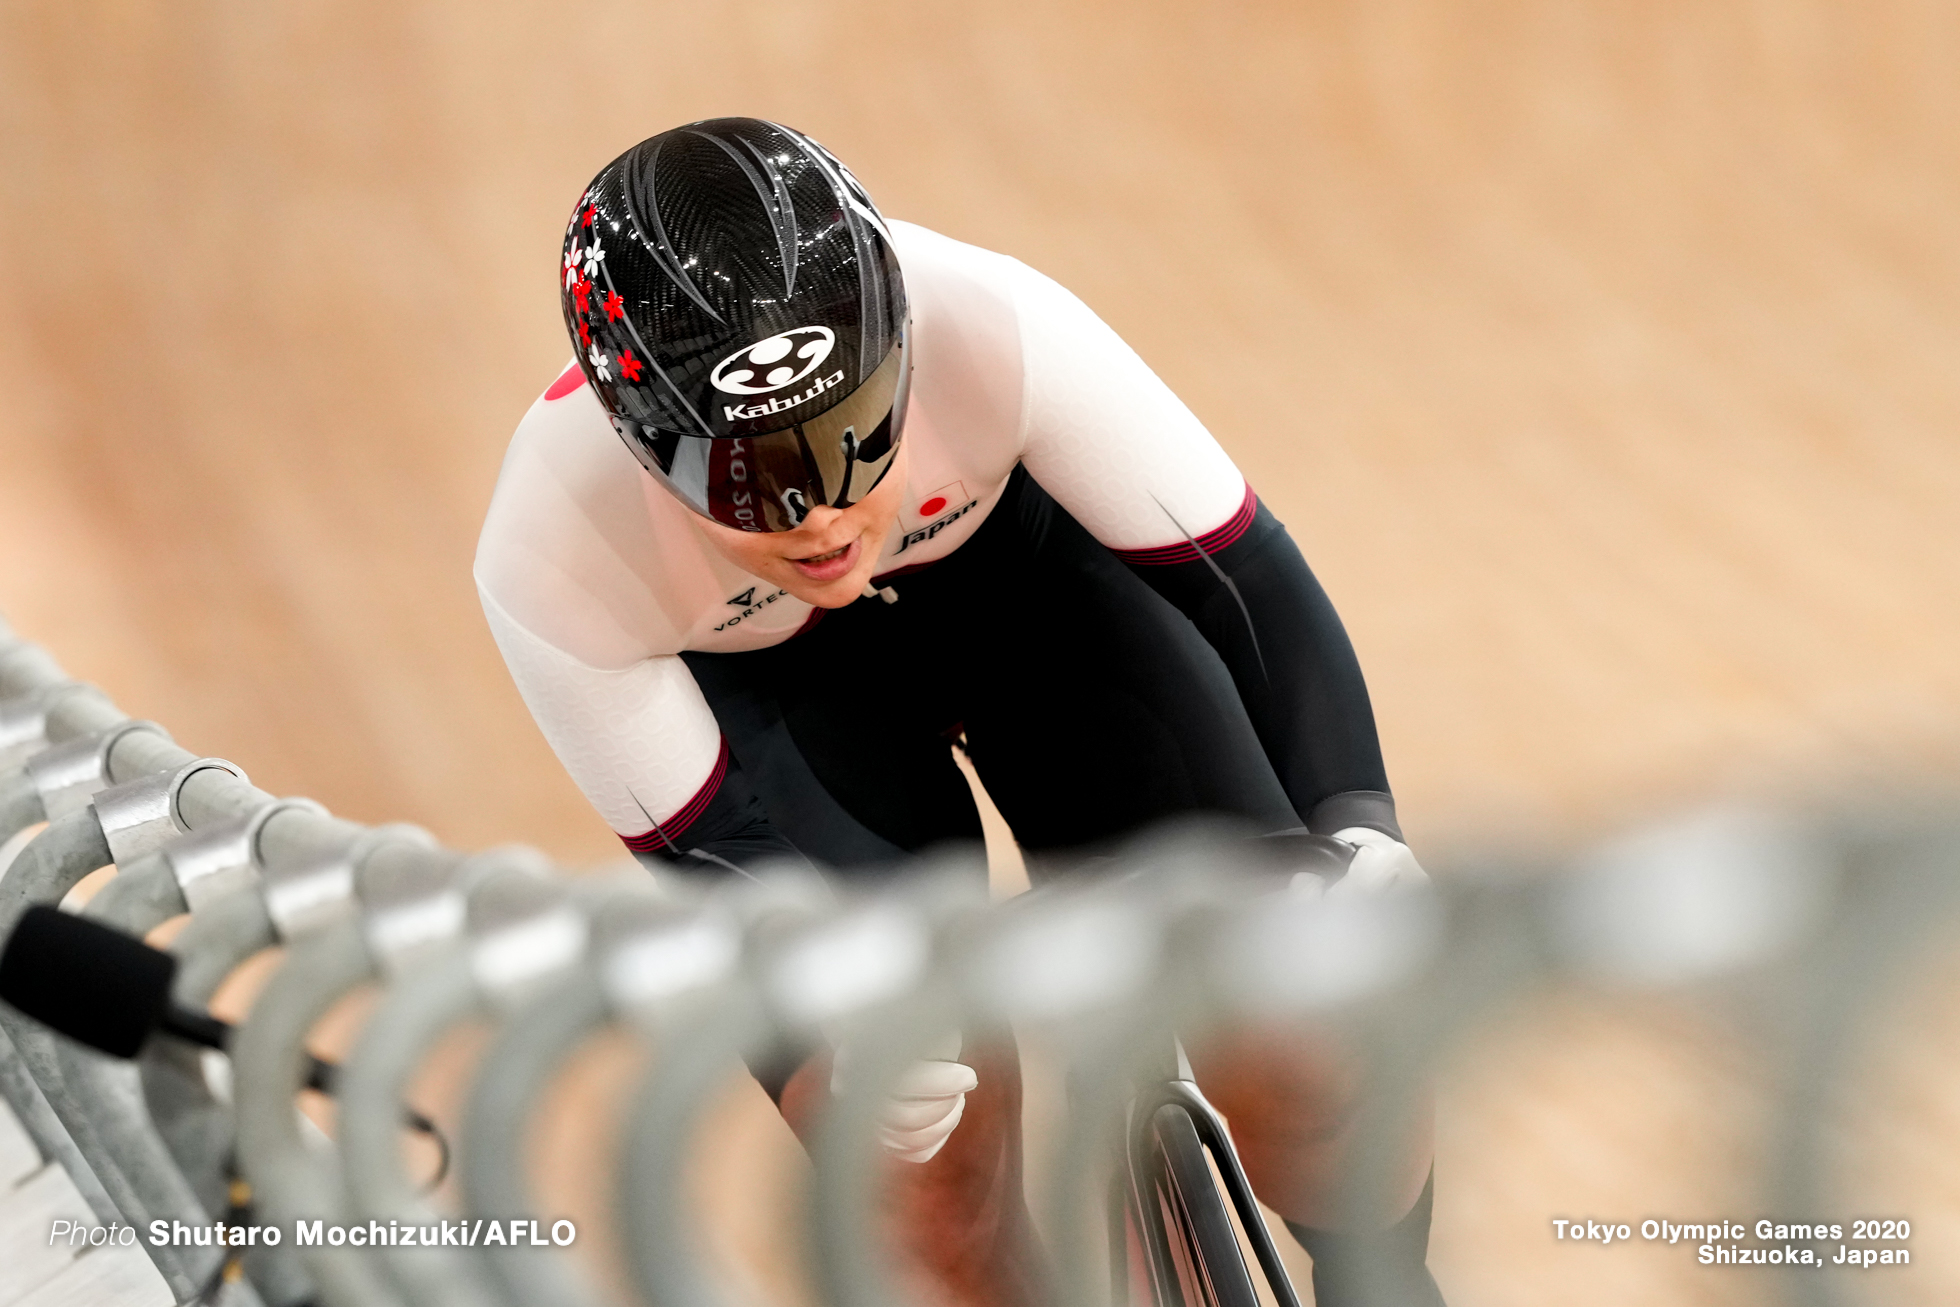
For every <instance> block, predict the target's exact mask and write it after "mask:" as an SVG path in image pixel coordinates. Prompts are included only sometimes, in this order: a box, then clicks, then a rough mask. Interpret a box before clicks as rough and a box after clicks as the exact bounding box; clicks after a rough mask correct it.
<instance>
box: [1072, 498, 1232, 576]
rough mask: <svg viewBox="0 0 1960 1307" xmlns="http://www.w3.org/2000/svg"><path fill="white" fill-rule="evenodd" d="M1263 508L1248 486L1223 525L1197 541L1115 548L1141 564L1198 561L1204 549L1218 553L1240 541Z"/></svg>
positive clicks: (1142, 565) (1159, 564)
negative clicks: (1146, 547) (1138, 547)
mask: <svg viewBox="0 0 1960 1307" xmlns="http://www.w3.org/2000/svg"><path fill="white" fill-rule="evenodd" d="M1258 511H1259V496H1257V495H1255V494H1253V493H1252V487H1251V486H1250V485H1247V486H1246V488H1245V498H1244V499H1242V500H1240V501H1239V510H1238V512H1236V513H1234V514H1232V516H1231V517H1229V518H1227V519H1226V520H1225V523H1224V524H1223V525H1222V526H1215V527H1213V528H1212V529H1211V530H1209V531H1207V532H1205V533H1204V534H1203V535H1201V536H1199V537H1198V538H1197V539H1196V540H1195V541H1193V540H1180V541H1178V542H1177V543H1176V544H1174V545H1159V546H1157V547H1156V548H1154V549H1112V550H1110V551H1109V552H1111V553H1112V554H1115V555H1116V556H1117V557H1118V558H1120V559H1122V560H1123V561H1124V562H1126V563H1132V564H1135V565H1137V566H1141V567H1162V566H1165V565H1167V564H1170V563H1195V562H1197V561H1198V557H1199V554H1200V552H1201V551H1202V552H1203V553H1206V554H1215V553H1217V552H1218V551H1219V550H1221V549H1225V548H1228V547H1230V546H1231V545H1233V544H1236V543H1237V542H1238V538H1239V537H1240V536H1242V535H1244V534H1245V533H1246V531H1247V530H1248V529H1249V528H1250V527H1251V526H1252V518H1253V515H1254V514H1256V513H1257V512H1258Z"/></svg>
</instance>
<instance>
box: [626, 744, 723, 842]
mask: <svg viewBox="0 0 1960 1307" xmlns="http://www.w3.org/2000/svg"><path fill="white" fill-rule="evenodd" d="M726 775H728V737H727V736H725V735H724V736H723V737H722V740H721V750H720V751H719V752H718V753H716V754H715V766H714V770H713V771H711V772H709V773H708V779H707V780H705V781H703V782H702V783H701V788H700V789H698V790H696V791H695V792H694V797H693V798H691V799H689V800H688V801H687V802H686V803H685V804H683V805H681V809H680V811H678V812H676V813H675V814H674V815H673V816H671V817H669V818H668V819H667V820H666V821H665V822H663V823H661V824H660V825H657V826H655V827H654V828H653V829H652V830H650V831H646V832H644V833H642V834H639V835H621V836H620V837H619V842H620V843H622V844H624V845H625V846H626V847H627V848H629V849H631V850H633V852H635V853H658V852H660V851H661V850H662V849H664V848H666V847H667V846H668V845H669V844H671V843H672V842H673V841H675V840H677V839H679V838H680V837H681V835H682V834H684V833H685V832H686V830H687V828H688V827H689V826H692V825H693V824H694V821H695V819H696V818H697V817H699V816H700V815H701V814H702V813H703V812H706V811H707V809H708V804H709V803H710V802H712V801H713V799H714V797H715V791H717V790H719V789H720V788H721V781H722V777H724V776H726ZM615 833H617V832H615ZM663 836H664V837H665V838H663Z"/></svg>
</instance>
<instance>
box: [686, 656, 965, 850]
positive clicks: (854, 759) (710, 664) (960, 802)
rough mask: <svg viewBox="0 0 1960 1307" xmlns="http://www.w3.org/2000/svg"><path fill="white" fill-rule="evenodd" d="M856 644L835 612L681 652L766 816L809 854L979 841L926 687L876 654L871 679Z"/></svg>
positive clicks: (904, 848)
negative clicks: (751, 637) (748, 638)
mask: <svg viewBox="0 0 1960 1307" xmlns="http://www.w3.org/2000/svg"><path fill="white" fill-rule="evenodd" d="M861 644H862V641H861V640H860V639H859V638H858V635H857V633H856V632H855V631H853V629H852V624H850V623H845V622H837V621H834V620H831V621H826V622H823V623H820V624H819V626H818V627H817V628H816V629H815V630H814V631H812V632H810V633H809V634H808V635H807V636H803V637H799V638H798V639H796V640H793V641H790V642H789V643H788V644H785V645H781V646H777V647H776V648H773V649H766V650H758V651H756V652H755V653H753V654H726V655H713V654H706V655H704V654H689V655H686V657H687V661H688V665H689V667H690V668H691V669H692V670H693V671H694V673H695V679H696V681H697V682H699V684H700V685H701V688H702V691H703V693H704V694H705V695H706V696H707V699H708V703H709V706H710V707H712V708H713V709H714V712H715V717H716V720H717V722H718V723H719V724H720V726H721V728H722V731H723V733H724V734H725V735H726V736H727V737H728V741H729V748H730V750H731V752H733V754H734V755H735V758H736V760H737V761H738V762H740V763H741V765H742V770H743V772H744V774H745V775H746V776H747V777H748V779H749V783H750V784H751V785H753V786H754V787H755V791H756V793H757V795H758V796H759V797H760V798H761V800H762V806H763V809H764V811H766V812H767V813H768V814H769V819H770V821H772V822H773V823H774V824H775V825H776V827H777V828H778V829H779V830H781V831H782V832H783V833H784V834H785V835H787V836H788V837H789V838H790V840H791V842H793V843H794V844H795V845H796V846H797V847H798V848H799V849H802V850H803V851H804V852H805V853H807V854H809V855H810V856H811V857H813V858H816V859H818V860H819V861H822V862H824V863H826V864H828V865H829V866H831V867H833V868H836V869H839V870H846V871H847V870H849V869H852V868H859V867H868V866H875V865H879V864H889V863H891V862H893V861H895V860H896V859H898V858H900V857H901V856H903V855H904V854H906V853H909V852H915V851H917V850H920V849H925V848H929V847H931V846H933V845H935V844H939V843H943V842H946V841H951V840H978V839H980V838H981V830H980V818H979V813H978V812H977V811H976V810H975V808H974V805H973V794H972V791H971V789H970V788H969V787H968V786H967V783H966V778H965V777H964V776H962V775H961V774H960V771H959V768H958V767H957V766H955V765H954V763H953V760H952V755H951V751H950V747H949V744H948V740H947V738H946V737H945V736H944V735H942V734H939V733H938V732H937V731H935V730H934V729H933V728H932V727H933V722H934V720H935V719H934V718H933V716H932V714H931V713H930V712H927V711H922V705H921V702H920V694H921V690H920V689H919V688H918V687H915V686H912V685H910V684H908V683H907V682H906V679H905V678H904V677H903V676H902V675H892V674H890V669H889V668H888V666H886V665H883V664H880V663H871V664H869V666H871V667H872V668H874V669H875V674H874V677H873V680H874V682H875V683H874V684H871V685H867V683H866V675H865V668H866V666H867V664H866V663H865V662H864V658H865V656H866V653H867V651H866V650H865V649H863V648H861V647H860V645H861ZM873 652H882V651H873Z"/></svg>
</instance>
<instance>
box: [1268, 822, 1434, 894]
mask: <svg viewBox="0 0 1960 1307" xmlns="http://www.w3.org/2000/svg"><path fill="white" fill-rule="evenodd" d="M1333 838H1335V839H1337V840H1340V841H1341V842H1342V843H1344V844H1352V845H1353V846H1354V858H1353V859H1352V860H1351V861H1350V862H1349V863H1348V868H1347V872H1346V874H1344V875H1342V876H1341V877H1340V879H1338V880H1334V881H1328V880H1326V879H1324V878H1322V877H1320V876H1318V875H1315V874H1314V873H1313V872H1308V871H1303V872H1299V873H1297V874H1295V875H1294V877H1293V886H1292V888H1293V891H1294V892H1295V893H1297V894H1306V895H1311V896H1314V897H1319V896H1321V895H1323V894H1324V895H1325V896H1326V897H1328V898H1330V899H1334V900H1336V901H1339V900H1342V899H1354V898H1360V897H1362V896H1364V895H1371V894H1385V893H1392V892H1395V891H1398V890H1412V889H1424V888H1427V887H1428V885H1429V873H1428V872H1426V871H1424V870H1423V869H1422V864H1421V863H1419V862H1417V861H1416V855H1415V854H1414V852H1412V851H1411V850H1410V848H1409V846H1408V845H1406V844H1404V843H1403V842H1402V841H1401V840H1398V839H1396V838H1395V837H1394V836H1393V835H1385V834H1383V833H1382V832H1381V831H1378V830H1376V829H1375V828H1374V827H1372V826H1349V827H1347V828H1346V829H1345V830H1337V831H1335V832H1334V835H1333Z"/></svg>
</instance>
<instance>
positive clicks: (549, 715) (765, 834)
mask: <svg viewBox="0 0 1960 1307" xmlns="http://www.w3.org/2000/svg"><path fill="white" fill-rule="evenodd" d="M481 594H482V599H483V611H484V615H485V616H486V617H487V618H488V619H489V623H490V630H491V634H492V635H494V636H495V637H496V641H497V647H498V648H499V649H500V650H501V651H502V652H503V655H504V661H505V663H506V664H508V665H509V667H510V673H511V679H512V680H514V681H515V682H516V683H517V690H518V693H519V694H520V695H522V696H523V699H524V702H525V705H526V706H527V707H529V708H530V710H531V715H532V717H534V718H535V719H536V720H537V723H538V727H539V729H540V730H542V731H543V732H544V737H545V739H546V740H547V741H548V742H549V743H550V745H551V747H552V749H553V751H554V752H556V753H557V755H558V758H559V761H560V762H562V763H564V765H565V770H566V771H567V772H569V773H571V777H572V780H573V781H575V782H576V783H577V785H578V787H579V789H580V790H581V791H583V792H584V794H585V797H586V798H587V799H589V800H590V801H591V803H592V806H593V807H594V808H596V809H598V811H599V815H600V816H601V817H603V818H604V819H605V821H606V824H607V825H609V826H611V827H612V829H613V831H614V832H615V833H616V834H617V835H618V836H619V838H620V840H621V842H622V843H624V844H625V845H626V847H627V848H628V849H631V850H632V851H633V854H634V856H635V857H637V858H639V859H640V860H641V861H642V862H645V863H647V864H648V865H650V866H663V867H666V868H668V869H672V870H680V871H705V872H712V871H726V870H727V869H728V868H729V866H731V865H732V866H734V867H737V868H747V867H751V866H754V865H756V864H758V863H761V862H768V861H780V860H782V859H785V858H788V859H794V860H796V861H802V860H803V858H802V855H801V854H799V853H798V852H797V850H796V847H795V846H794V845H792V844H791V843H790V842H789V839H788V838H787V837H786V836H784V835H783V834H782V832H781V831H779V830H777V829H776V828H775V827H774V826H772V825H771V824H770V823H769V819H768V818H767V817H766V816H765V815H764V814H763V811H762V804H761V803H760V802H759V801H758V800H757V799H756V797H755V795H754V793H753V791H751V790H750V788H749V786H748V783H747V782H746V781H745V780H744V779H743V777H742V772H741V768H740V766H739V765H738V764H737V763H736V761H735V759H734V758H733V757H732V756H730V754H729V751H728V744H727V742H726V741H725V740H724V739H723V738H722V734H721V728H720V727H719V726H718V725H716V723H715V717H714V712H713V711H712V710H711V709H710V708H709V707H708V703H707V700H706V699H704V698H703V697H702V695H701V690H700V687H698V686H697V685H695V683H694V678H693V676H692V675H691V674H690V673H689V672H688V670H687V666H686V664H685V663H683V662H682V661H681V660H680V659H679V658H678V657H675V656H672V655H662V656H655V657H650V658H645V659H642V660H640V661H638V662H635V663H632V664H631V665H629V666H626V667H623V668H619V669H617V670H610V669H603V668H595V667H590V666H587V665H586V664H584V663H582V662H580V661H578V660H577V659H575V658H573V657H572V656H571V655H569V654H567V653H565V652H563V651H562V650H560V649H558V648H556V647H555V646H553V645H552V644H550V643H548V642H547V641H545V640H542V639H540V638H538V637H537V636H536V635H533V634H532V633H531V632H530V631H528V630H526V629H525V628H524V627H523V626H522V625H520V624H519V623H518V622H517V621H516V620H515V619H513V618H512V617H511V616H510V615H509V614H508V613H506V612H505V611H504V609H503V608H502V606H501V605H499V604H498V603H497V602H496V600H495V598H494V597H493V596H491V595H490V594H489V593H488V592H481Z"/></svg>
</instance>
